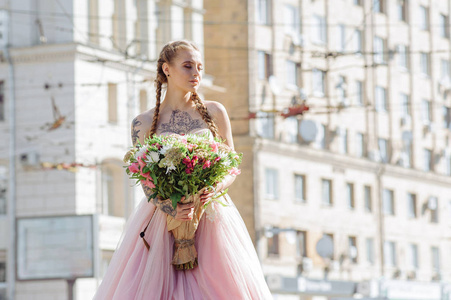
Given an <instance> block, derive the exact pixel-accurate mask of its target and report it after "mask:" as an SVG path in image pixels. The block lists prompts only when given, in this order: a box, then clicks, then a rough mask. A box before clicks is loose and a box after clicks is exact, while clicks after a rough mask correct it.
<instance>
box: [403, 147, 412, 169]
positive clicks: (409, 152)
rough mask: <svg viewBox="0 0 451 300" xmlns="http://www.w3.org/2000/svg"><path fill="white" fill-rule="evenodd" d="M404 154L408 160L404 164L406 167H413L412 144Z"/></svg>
mask: <svg viewBox="0 0 451 300" xmlns="http://www.w3.org/2000/svg"><path fill="white" fill-rule="evenodd" d="M409 143H410V142H409ZM404 153H405V159H406V161H405V163H404V167H405V168H410V167H411V166H412V143H410V144H408V145H406V146H405V148H404Z"/></svg>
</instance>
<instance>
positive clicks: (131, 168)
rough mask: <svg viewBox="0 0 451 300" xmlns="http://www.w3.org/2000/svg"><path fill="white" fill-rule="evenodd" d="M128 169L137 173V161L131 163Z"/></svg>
mask: <svg viewBox="0 0 451 300" xmlns="http://www.w3.org/2000/svg"><path fill="white" fill-rule="evenodd" d="M128 170H129V171H130V172H132V173H138V172H139V164H138V163H132V164H131V165H130V166H129V167H128Z"/></svg>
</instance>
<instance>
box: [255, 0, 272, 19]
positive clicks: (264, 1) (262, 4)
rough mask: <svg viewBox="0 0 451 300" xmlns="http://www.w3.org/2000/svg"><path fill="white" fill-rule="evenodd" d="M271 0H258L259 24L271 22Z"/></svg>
mask: <svg viewBox="0 0 451 300" xmlns="http://www.w3.org/2000/svg"><path fill="white" fill-rule="evenodd" d="M269 3H270V1H268V0H257V22H258V24H262V25H268V24H269V22H270V14H269V10H270V6H269V5H270V4H269Z"/></svg>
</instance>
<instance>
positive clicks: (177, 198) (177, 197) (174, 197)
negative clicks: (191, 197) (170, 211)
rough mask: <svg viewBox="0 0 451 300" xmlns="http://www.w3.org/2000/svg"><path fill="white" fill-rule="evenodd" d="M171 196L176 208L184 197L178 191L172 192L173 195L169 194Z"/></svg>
mask: <svg viewBox="0 0 451 300" xmlns="http://www.w3.org/2000/svg"><path fill="white" fill-rule="evenodd" d="M169 198H170V199H171V201H172V207H173V208H174V209H175V208H176V207H177V203H178V202H180V199H182V194H180V193H178V192H176V193H172V194H171V196H169Z"/></svg>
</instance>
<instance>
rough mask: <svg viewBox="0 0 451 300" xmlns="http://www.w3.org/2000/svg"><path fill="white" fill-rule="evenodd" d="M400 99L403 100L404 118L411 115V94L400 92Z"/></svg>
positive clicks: (402, 113)
mask: <svg viewBox="0 0 451 300" xmlns="http://www.w3.org/2000/svg"><path fill="white" fill-rule="evenodd" d="M399 99H400V102H401V116H402V117H403V118H406V117H410V99H409V95H407V94H404V93H400V94H399Z"/></svg>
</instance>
